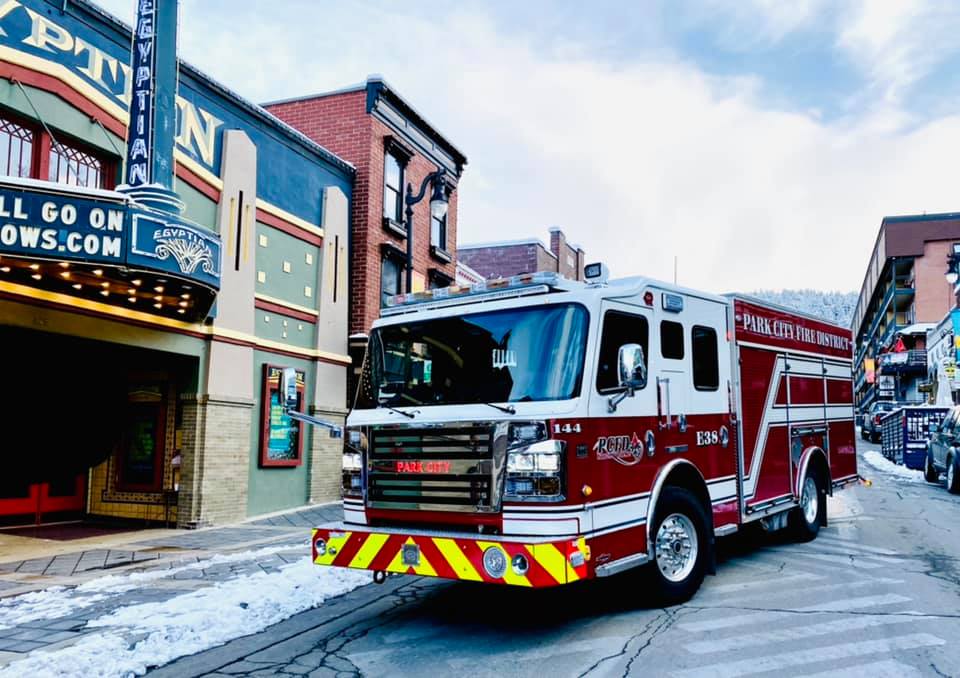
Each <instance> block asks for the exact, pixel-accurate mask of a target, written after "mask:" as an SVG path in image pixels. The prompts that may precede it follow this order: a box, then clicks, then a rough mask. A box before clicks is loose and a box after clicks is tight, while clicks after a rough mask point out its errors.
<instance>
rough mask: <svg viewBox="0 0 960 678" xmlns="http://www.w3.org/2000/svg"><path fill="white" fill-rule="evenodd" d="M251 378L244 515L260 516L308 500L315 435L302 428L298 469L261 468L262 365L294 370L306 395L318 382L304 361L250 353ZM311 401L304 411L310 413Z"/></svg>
mask: <svg viewBox="0 0 960 678" xmlns="http://www.w3.org/2000/svg"><path fill="white" fill-rule="evenodd" d="M253 363H254V364H253V376H254V384H255V386H254V391H255V400H256V404H255V405H254V411H253V426H251V427H250V428H251V431H250V482H249V485H248V487H247V515H250V516H253V515H259V514H261V513H269V512H271V511H280V510H283V509H287V508H294V507H297V506H302V505H304V504H305V503H306V502H307V499H308V498H309V492H310V488H309V482H310V479H309V476H308V470H309V463H308V462H307V459H308V457H309V454H310V453H309V450H310V444H311V440H312V436H313V435H314V432H313V430H312V427H311V426H307V425H304V427H303V447H302V451H301V454H302V460H303V463H302V464H300V466H276V467H272V468H260V426H261V423H262V422H261V421H260V411H261V405H262V402H263V401H262V398H263V393H262V390H263V386H262V384H263V365H264V363H268V364H271V365H278V366H282V367H296V368H297V369H298V370H303V371H304V372H305V373H306V384H305V393H306V394H307V395H308V396H309V394H310V393H312V392H313V387H314V381H315V380H316V378H317V375H316V371H315V369H314V364H313V363H312V362H310V361H307V360H298V359H296V358H289V357H286V356H278V355H274V354H272V353H265V352H263V351H254V353H253ZM310 405H311V401H310V400H308V401H307V403H306V407H305V409H306V410H307V411H309V408H310Z"/></svg>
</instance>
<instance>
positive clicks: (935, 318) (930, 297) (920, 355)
mask: <svg viewBox="0 0 960 678" xmlns="http://www.w3.org/2000/svg"><path fill="white" fill-rule="evenodd" d="M956 242H960V214H955V213H953V214H923V215H908V216H898V217H884V219H883V222H882V223H881V224H880V231H879V233H878V234H877V239H876V241H875V243H874V247H873V254H872V256H871V257H870V262H869V264H868V265H867V271H866V273H865V275H864V278H863V284H862V285H861V288H860V299H859V301H858V302H857V307H856V309H855V311H854V314H853V336H854V339H855V344H854V347H855V348H854V387H855V394H856V402H857V405H858V406H859V407H861V408H866V407H868V406H869V405H870V404H871V403H872V402H873V401H874V400H876V399H878V398H886V399H890V398H893V399H896V400H908V401H910V400H922V399H923V398H924V396H923V395H922V394H921V393H919V392H918V390H917V386H918V385H919V383H920V381H921V380H922V379H923V378H925V377H926V373H927V359H926V354H925V353H926V352H925V347H923V346H922V344H919V343H917V344H915V343H914V342H915V340H914V338H913V337H914V336H915V334H914V330H915V329H916V326H917V325H918V324H921V325H922V324H925V323H934V324H935V323H939V322H940V321H941V320H942V319H943V317H944V315H945V314H946V313H947V311H949V310H950V309H951V308H952V307H953V305H954V296H953V290H952V289H951V287H950V285H949V284H948V283H947V282H946V281H945V279H944V271H945V270H946V268H947V256H948V255H949V254H950V253H951V252H952V251H953V244H954V243H956ZM900 336H902V337H903V340H904V342H905V344H906V348H907V349H912V350H910V355H909V359H908V361H907V362H905V363H897V364H893V363H891V362H890V361H889V360H887V358H888V355H889V354H887V352H888V351H889V350H890V348H891V347H892V346H893V345H894V344H895V343H896V341H897V338H898V337H900ZM921 341H922V340H921ZM888 384H893V386H892V387H886V388H884V389H883V390H884V392H883V393H882V394H881V388H880V386H882V385H883V386H886V385H888Z"/></svg>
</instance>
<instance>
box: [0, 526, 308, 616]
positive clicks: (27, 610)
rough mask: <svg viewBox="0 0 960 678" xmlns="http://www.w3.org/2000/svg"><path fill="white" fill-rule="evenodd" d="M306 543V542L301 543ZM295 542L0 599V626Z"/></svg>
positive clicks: (250, 557) (68, 610) (82, 605)
mask: <svg viewBox="0 0 960 678" xmlns="http://www.w3.org/2000/svg"><path fill="white" fill-rule="evenodd" d="M304 545H306V542H305V543H304ZM296 546H297V544H290V543H287V544H282V545H279V546H268V547H265V548H261V549H256V550H253V551H243V552H240V553H229V554H218V555H215V556H213V557H212V558H208V559H206V560H202V561H200V562H199V563H189V564H186V565H180V566H178V567H171V568H167V569H159V568H158V569H150V570H146V571H142V572H131V573H127V574H113V575H108V576H106V577H98V578H97V579H93V580H91V581H88V582H86V583H84V584H80V585H79V586H76V587H66V586H52V587H50V588H48V589H44V590H42V591H36V592H34V593H25V594H24V595H22V596H16V597H13V598H6V599H3V600H0V629H5V628H10V627H12V626H16V625H18V624H26V623H27V622H31V621H36V620H37V619H59V618H61V617H67V616H69V615H70V614H72V613H73V612H75V611H77V610H82V609H84V608H86V607H90V606H91V605H94V604H95V603H99V602H100V601H103V600H107V599H108V598H111V597H114V596H119V595H120V594H122V593H126V592H127V591H131V590H133V589H136V588H141V587H143V586H144V585H145V584H147V583H149V582H151V581H155V580H158V579H166V578H168V577H172V576H173V575H175V574H177V573H178V572H184V571H185V570H194V569H201V568H208V567H213V566H214V565H224V564H230V563H238V562H246V561H250V560H258V559H260V558H264V557H266V556H269V555H272V554H274V553H277V552H279V551H289V550H290V549H291V548H296Z"/></svg>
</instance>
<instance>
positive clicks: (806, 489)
mask: <svg viewBox="0 0 960 678" xmlns="http://www.w3.org/2000/svg"><path fill="white" fill-rule="evenodd" d="M800 506H801V507H802V508H803V519H804V520H806V521H807V525H813V524H814V523H815V522H816V520H817V510H818V509H819V508H820V497H819V493H818V492H817V481H816V480H814V479H813V478H810V477H808V478H807V479H806V480H804V481H803V494H801V495H800Z"/></svg>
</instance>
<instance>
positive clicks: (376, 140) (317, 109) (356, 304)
mask: <svg viewBox="0 0 960 678" xmlns="http://www.w3.org/2000/svg"><path fill="white" fill-rule="evenodd" d="M264 107H265V108H266V109H267V110H268V111H270V112H271V113H273V114H274V115H275V116H277V117H278V118H280V119H281V120H283V121H285V122H287V123H288V124H290V125H292V126H293V127H295V128H297V129H299V130H300V131H301V132H303V133H304V134H306V135H307V136H308V137H310V138H311V139H313V140H314V141H316V142H317V143H319V144H320V145H322V146H324V147H325V148H329V149H330V150H331V151H333V152H334V153H336V154H337V155H338V156H340V157H342V158H344V159H345V160H347V161H349V162H350V163H352V164H353V165H354V166H355V167H356V181H355V184H354V193H353V215H352V223H351V243H350V248H351V261H350V271H351V274H350V285H351V295H352V298H351V302H352V303H351V310H350V332H351V335H358V334H365V333H366V332H367V330H369V328H370V325H371V324H372V323H373V321H374V320H376V319H377V317H378V316H379V314H380V308H381V305H382V301H383V298H384V297H385V296H389V295H392V294H399V293H403V292H406V291H414V292H416V291H419V290H422V289H427V288H430V287H442V286H446V285H449V284H452V283H453V281H454V278H455V270H456V242H457V190H456V189H457V183H458V182H459V179H460V176H461V174H462V173H463V168H464V165H466V162H467V158H466V156H464V154H463V153H461V152H460V151H459V150H457V148H456V147H455V146H453V144H451V143H450V142H449V141H448V140H447V139H446V138H445V137H444V136H442V135H441V134H440V133H439V132H438V131H437V130H436V129H435V128H434V127H433V126H432V125H431V124H430V123H429V122H427V120H426V119H425V118H424V117H423V116H421V115H420V114H419V113H418V112H417V111H416V110H415V109H414V108H413V107H412V106H411V105H410V104H408V103H407V102H406V101H405V100H404V99H403V98H402V97H400V95H399V94H397V92H396V91H395V90H394V89H393V88H391V87H390V86H389V85H388V84H387V83H386V82H385V81H384V80H383V79H382V78H380V77H377V76H370V77H369V78H368V79H367V81H366V82H365V83H363V84H361V85H358V86H356V87H349V88H346V89H342V90H337V91H335V92H329V93H326V94H314V95H309V96H304V97H297V98H295V99H285V100H283V101H275V102H271V103H268V104H265V105H264ZM438 169H443V170H444V171H445V173H446V181H447V190H448V197H449V201H450V206H449V209H448V211H447V216H446V217H445V218H444V219H443V220H437V219H433V218H432V217H431V215H430V205H429V197H430V196H429V190H430V189H429V187H428V188H427V191H428V193H427V196H426V197H425V199H424V200H423V201H422V202H420V203H418V204H417V205H416V206H415V207H414V218H413V221H414V233H413V243H414V244H413V285H412V288H413V289H412V290H406V289H405V277H406V275H405V272H406V258H407V257H406V251H407V243H406V239H407V227H406V224H405V223H404V212H405V205H404V202H403V196H404V194H405V191H406V187H407V185H408V184H411V185H412V186H413V191H414V194H416V193H417V191H418V190H419V188H420V185H421V183H422V182H423V180H424V178H425V177H426V176H427V175H428V174H430V173H431V172H434V171H435V170H438Z"/></svg>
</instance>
